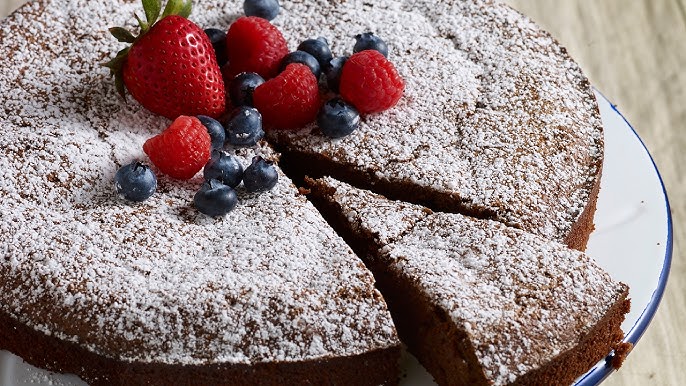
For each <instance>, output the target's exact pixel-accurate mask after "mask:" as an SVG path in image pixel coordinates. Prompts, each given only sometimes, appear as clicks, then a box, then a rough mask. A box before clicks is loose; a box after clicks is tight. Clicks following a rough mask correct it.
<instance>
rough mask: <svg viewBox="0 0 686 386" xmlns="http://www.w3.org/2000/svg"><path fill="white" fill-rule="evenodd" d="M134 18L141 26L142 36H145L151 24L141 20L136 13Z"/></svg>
mask: <svg viewBox="0 0 686 386" xmlns="http://www.w3.org/2000/svg"><path fill="white" fill-rule="evenodd" d="M133 17H135V18H136V20H137V21H138V25H139V26H141V36H143V34H144V33H146V32H148V30H149V29H150V24H148V23H146V22H144V21H143V20H141V18H140V17H138V15H137V14H135V13H134V14H133Z"/></svg>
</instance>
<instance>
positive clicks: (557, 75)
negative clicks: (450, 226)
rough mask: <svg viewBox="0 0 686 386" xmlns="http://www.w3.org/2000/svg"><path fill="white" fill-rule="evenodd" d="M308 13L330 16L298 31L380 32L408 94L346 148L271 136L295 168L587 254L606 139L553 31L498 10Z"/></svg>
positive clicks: (449, 7)
mask: <svg viewBox="0 0 686 386" xmlns="http://www.w3.org/2000/svg"><path fill="white" fill-rule="evenodd" d="M313 13H316V14H321V15H322V16H323V18H322V19H319V18H315V17H311V18H309V19H308V20H303V21H302V23H303V24H302V29H304V30H308V29H310V28H315V29H316V28H317V27H316V26H315V25H316V24H319V23H322V24H324V25H326V26H327V28H326V29H327V32H328V30H330V31H331V32H332V33H333V35H332V36H353V35H355V34H356V33H359V32H356V31H360V30H361V29H364V28H372V31H378V33H380V34H383V37H384V38H386V39H387V41H388V44H389V47H391V51H390V53H389V58H390V60H391V61H392V62H393V63H394V64H395V65H396V67H397V68H398V71H399V72H400V74H401V76H403V78H404V79H405V82H406V87H405V94H404V96H403V98H402V99H401V100H400V102H399V104H398V106H397V107H396V108H394V109H391V110H389V111H386V112H383V113H380V114H373V115H369V116H365V117H364V118H363V119H362V122H361V123H360V127H359V128H358V129H357V131H356V132H355V133H354V135H350V136H348V137H345V138H342V139H340V140H335V141H332V140H330V139H329V138H326V137H324V136H323V135H321V134H319V133H318V130H317V128H316V126H315V125H311V126H309V127H307V128H305V129H303V130H300V131H295V132H294V131H275V132H272V133H270V136H271V138H272V139H273V140H274V141H275V144H276V145H277V149H278V150H279V151H280V152H282V153H283V154H284V157H283V164H284V165H285V166H284V167H286V170H287V172H290V173H292V174H293V175H297V174H300V175H309V176H310V177H316V176H322V175H328V176H333V177H336V178H338V179H339V180H341V181H347V182H350V183H353V184H355V185H356V186H360V187H363V188H366V189H370V190H373V191H375V192H379V193H381V194H384V195H385V196H387V197H389V198H392V199H398V200H403V201H409V202H414V203H418V204H422V205H424V206H427V207H429V208H432V209H434V210H439V211H444V212H459V213H463V214H467V215H470V216H474V217H479V218H487V219H492V220H496V221H499V222H503V223H505V224H508V225H510V226H514V227H517V228H520V229H524V230H527V231H529V232H531V233H534V234H538V235H541V236H543V237H546V238H548V239H550V240H556V241H560V242H563V243H565V244H567V245H569V246H570V247H572V248H575V249H579V250H584V249H585V247H586V243H587V241H588V237H589V234H590V233H591V231H592V230H593V213H594V212H595V205H596V198H597V193H598V187H599V183H600V175H601V167H602V161H603V129H602V124H601V121H600V115H599V112H598V106H597V103H596V100H595V96H594V94H593V91H592V89H591V86H590V84H589V82H588V80H587V79H586V77H585V76H584V75H583V73H582V72H581V70H580V69H579V67H578V65H577V64H576V63H575V62H574V61H573V60H572V59H571V58H570V57H569V55H567V52H566V50H565V49H564V48H563V47H561V46H560V45H559V44H558V43H557V42H556V41H555V39H553V38H552V37H551V36H550V35H549V34H548V33H547V32H545V31H543V30H541V29H540V28H539V27H538V26H537V25H536V24H534V23H533V22H532V21H531V20H529V19H528V18H526V17H524V16H522V15H521V14H519V13H518V12H517V11H515V10H513V9H511V8H510V7H508V6H507V5H504V4H500V3H498V2H495V1H475V0H466V1H456V0H441V1H424V0H407V1H391V0H383V1H374V2H368V1H363V0H359V1H345V2H334V1H332V2H328V3H326V5H324V4H322V3H319V5H318V6H317V7H313ZM335 20H345V21H344V22H335ZM285 27H286V26H285ZM326 37H327V38H328V37H329V36H328V35H327V36H326ZM329 40H330V41H331V39H329ZM333 48H334V51H335V54H336V55H343V54H345V51H339V46H338V45H334V46H333Z"/></svg>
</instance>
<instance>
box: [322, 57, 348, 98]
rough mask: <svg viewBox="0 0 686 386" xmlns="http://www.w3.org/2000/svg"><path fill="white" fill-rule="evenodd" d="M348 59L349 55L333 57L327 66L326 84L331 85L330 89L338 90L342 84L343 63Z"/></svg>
mask: <svg viewBox="0 0 686 386" xmlns="http://www.w3.org/2000/svg"><path fill="white" fill-rule="evenodd" d="M347 61H348V57H347V56H341V57H338V58H333V59H331V60H330V61H329V64H328V65H327V66H326V84H327V85H328V86H329V90H331V91H333V92H338V87H339V86H340V84H341V71H343V65H344V64H345V62H347Z"/></svg>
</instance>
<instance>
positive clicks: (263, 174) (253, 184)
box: [243, 156, 279, 193]
mask: <svg viewBox="0 0 686 386" xmlns="http://www.w3.org/2000/svg"><path fill="white" fill-rule="evenodd" d="M278 181H279V173H278V172H277V171H276V167H274V164H273V163H272V162H270V161H265V160H264V159H263V158H262V157H260V156H257V157H254V158H253V159H252V164H251V165H250V166H248V168H247V169H245V173H243V184H244V185H245V190H247V191H248V192H251V193H253V192H266V191H268V190H271V189H272V188H273V187H274V186H276V183H277V182H278Z"/></svg>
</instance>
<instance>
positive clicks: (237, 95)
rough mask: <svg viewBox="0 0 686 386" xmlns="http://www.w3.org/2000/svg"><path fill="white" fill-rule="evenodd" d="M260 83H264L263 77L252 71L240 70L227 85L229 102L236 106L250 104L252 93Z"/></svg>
mask: <svg viewBox="0 0 686 386" xmlns="http://www.w3.org/2000/svg"><path fill="white" fill-rule="evenodd" d="M262 83H264V78H262V77H261V76H259V75H258V74H256V73H254V72H242V73H240V74H238V75H236V77H235V78H233V80H232V81H231V84H230V85H229V97H230V98H231V103H232V104H233V105H234V106H236V107H238V106H252V105H253V103H252V94H253V93H254V92H255V89H256V88H257V86H259V85H261V84H262Z"/></svg>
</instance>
